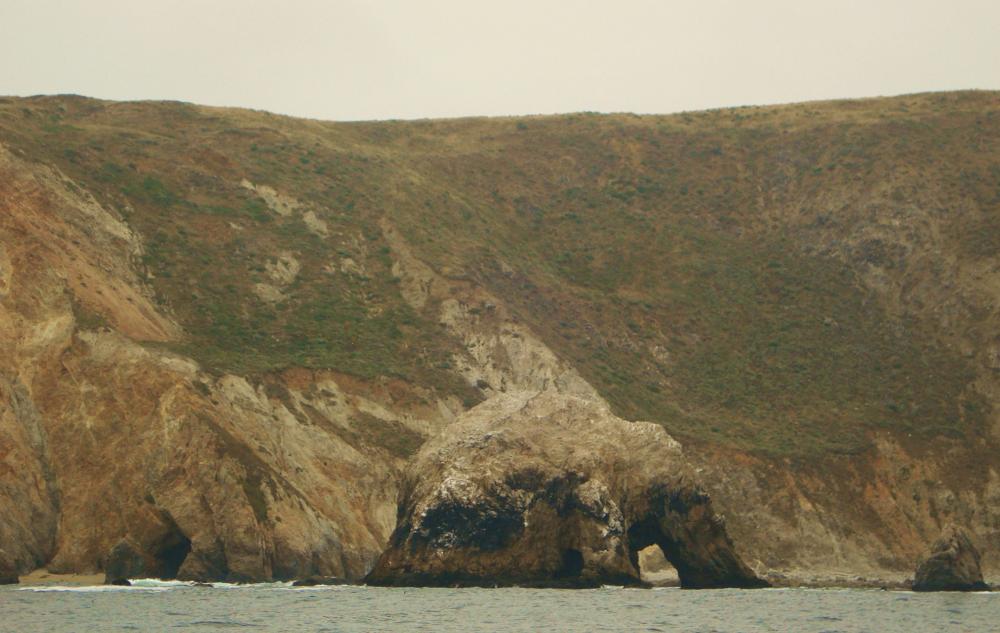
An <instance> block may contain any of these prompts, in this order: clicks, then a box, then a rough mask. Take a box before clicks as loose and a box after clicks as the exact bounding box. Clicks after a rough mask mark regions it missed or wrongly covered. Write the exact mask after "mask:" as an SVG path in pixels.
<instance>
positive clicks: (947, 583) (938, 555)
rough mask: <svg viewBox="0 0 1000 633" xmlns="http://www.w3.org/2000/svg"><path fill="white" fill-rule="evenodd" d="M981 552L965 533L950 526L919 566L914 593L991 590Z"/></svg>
mask: <svg viewBox="0 0 1000 633" xmlns="http://www.w3.org/2000/svg"><path fill="white" fill-rule="evenodd" d="M979 561H980V557H979V551H978V550H977V549H976V547H975V546H974V545H973V544H972V541H970V540H969V535H968V534H966V533H965V532H964V531H963V530H960V529H958V528H955V527H953V526H952V527H948V528H946V529H945V531H944V532H943V533H942V534H941V537H940V538H939V539H938V540H937V541H935V543H934V545H933V547H931V553H930V556H928V557H927V559H926V560H924V561H923V562H922V563H920V566H919V567H917V575H916V577H915V578H914V579H913V590H914V591H988V590H989V585H987V584H986V583H985V582H983V572H982V570H981V569H980V566H979Z"/></svg>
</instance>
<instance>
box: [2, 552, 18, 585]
mask: <svg viewBox="0 0 1000 633" xmlns="http://www.w3.org/2000/svg"><path fill="white" fill-rule="evenodd" d="M18 582H19V580H18V576H17V568H16V567H15V566H14V561H12V560H11V559H10V558H9V557H8V556H7V553H6V552H5V551H3V550H2V549H0V585H16V584H17V583H18Z"/></svg>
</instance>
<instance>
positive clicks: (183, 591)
mask: <svg viewBox="0 0 1000 633" xmlns="http://www.w3.org/2000/svg"><path fill="white" fill-rule="evenodd" d="M244 630H245V631H330V632H333V631H337V632H340V631H344V632H348V631H434V632H435V633H451V632H456V633H458V632H461V633H468V632H472V631H532V632H534V631H671V632H673V631H677V632H687V631H692V632H694V631H697V632H713V631H725V632H727V633H728V632H730V631H732V632H741V633H744V632H755V631H783V632H784V631H790V632H816V633H819V632H823V633H833V632H851V633H854V632H860V631H871V632H872V633H893V632H901V633H923V632H928V633H930V632H937V631H970V632H971V631H975V632H976V633H988V632H990V631H1000V593H992V594H990V593H973V594H945V593H935V594H915V593H910V592H903V591H878V590H866V589H758V590H752V591H746V590H737V589H723V590H711V591H709V590H705V591H683V590H680V589H675V588H669V589H622V588H617V587H606V588H603V589H594V590H554V589H548V590H539V589H400V588H393V589H387V588H370V587H318V588H314V587H310V588H293V587H291V586H290V585H288V584H281V583H276V584H265V585H216V586H215V587H212V588H204V587H193V586H190V585H187V584H185V583H179V582H161V581H148V580H143V581H138V582H137V583H136V585H135V586H133V587H104V586H102V587H58V586H44V587H43V586H37V587H19V586H17V585H14V586H11V587H4V588H0V631H3V632H4V633H6V632H8V631H10V632H12V633H34V632H36V631H37V632H43V631H44V632H46V633H49V632H55V633H62V632H69V631H72V632H77V631H80V632H84V631H229V632H231V631H244Z"/></svg>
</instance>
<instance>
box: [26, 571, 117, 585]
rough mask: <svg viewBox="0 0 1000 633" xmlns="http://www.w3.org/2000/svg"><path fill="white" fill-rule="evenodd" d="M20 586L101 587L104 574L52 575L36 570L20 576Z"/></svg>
mask: <svg viewBox="0 0 1000 633" xmlns="http://www.w3.org/2000/svg"><path fill="white" fill-rule="evenodd" d="M21 584H22V585H79V586H88V585H103V584H104V574H99V573H93V574H52V573H49V570H47V569H36V570H35V571H33V572H31V573H30V574H25V575H24V576H21Z"/></svg>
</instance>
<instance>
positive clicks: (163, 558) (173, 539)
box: [151, 530, 191, 580]
mask: <svg viewBox="0 0 1000 633" xmlns="http://www.w3.org/2000/svg"><path fill="white" fill-rule="evenodd" d="M151 553H152V555H153V558H155V559H156V563H157V568H158V569H157V572H158V574H157V575H158V576H159V577H160V578H162V579H164V580H173V579H174V578H177V572H178V571H180V568H181V565H183V564H184V559H186V558H187V556H188V554H189V553H191V539H189V538H188V537H186V536H184V534H182V533H181V532H180V531H179V530H177V531H173V532H171V533H170V534H168V535H167V536H166V537H165V538H164V539H163V540H162V541H161V542H160V543H159V544H158V545H157V546H156V547H155V548H154V549H153V551H152V552H151Z"/></svg>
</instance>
